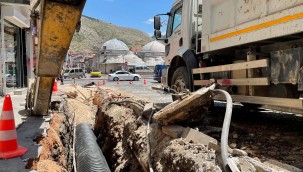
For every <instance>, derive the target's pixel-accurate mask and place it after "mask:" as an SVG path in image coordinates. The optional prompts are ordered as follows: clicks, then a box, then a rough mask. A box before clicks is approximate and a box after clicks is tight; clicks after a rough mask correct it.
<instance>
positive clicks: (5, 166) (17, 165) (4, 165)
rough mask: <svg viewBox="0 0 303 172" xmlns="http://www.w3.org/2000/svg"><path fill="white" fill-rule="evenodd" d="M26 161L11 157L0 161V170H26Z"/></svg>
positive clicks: (6, 171)
mask: <svg viewBox="0 0 303 172" xmlns="http://www.w3.org/2000/svg"><path fill="white" fill-rule="evenodd" d="M25 165H26V162H23V161H22V160H21V159H20V158H13V159H9V160H1V161H0V172H8V171H16V172H28V171H30V170H29V169H25V168H24V167H25Z"/></svg>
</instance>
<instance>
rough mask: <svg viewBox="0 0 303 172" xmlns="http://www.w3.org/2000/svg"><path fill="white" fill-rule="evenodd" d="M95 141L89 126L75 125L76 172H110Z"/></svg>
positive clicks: (83, 124)
mask: <svg viewBox="0 0 303 172" xmlns="http://www.w3.org/2000/svg"><path fill="white" fill-rule="evenodd" d="M96 139H97V138H96V136H95V135H94V133H93V131H92V129H91V126H90V125H89V124H86V123H81V124H78V125H77V127H76V138H75V151H76V169H77V171H78V172H99V171H102V172H110V169H109V167H108V164H107V162H106V159H105V157H104V155H103V153H102V151H101V149H100V147H99V146H98V144H97V142H96Z"/></svg>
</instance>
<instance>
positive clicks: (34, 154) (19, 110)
mask: <svg viewBox="0 0 303 172" xmlns="http://www.w3.org/2000/svg"><path fill="white" fill-rule="evenodd" d="M9 94H10V95H11V98H12V103H13V110H14V116H15V126H16V129H17V135H18V144H19V145H20V146H23V147H26V148H27V149H28V151H27V153H26V154H24V155H23V156H21V157H17V158H13V159H8V160H3V159H1V160H0V172H2V171H3V172H4V171H30V170H29V169H25V166H26V164H27V161H28V159H30V158H38V155H39V151H40V149H41V148H40V147H39V145H37V144H36V143H35V142H34V139H35V138H36V136H38V135H41V134H42V133H43V131H44V130H45V129H47V128H48V127H49V124H48V122H45V119H44V118H43V117H30V116H28V113H29V112H28V111H27V110H25V98H26V92H25V93H23V94H22V95H14V92H11V93H9ZM3 101H4V98H3V97H1V98H0V108H1V112H2V106H3Z"/></svg>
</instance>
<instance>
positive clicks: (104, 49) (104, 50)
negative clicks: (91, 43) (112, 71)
mask: <svg viewBox="0 0 303 172" xmlns="http://www.w3.org/2000/svg"><path fill="white" fill-rule="evenodd" d="M103 54H104V65H105V72H104V73H107V72H106V60H107V58H106V46H103Z"/></svg>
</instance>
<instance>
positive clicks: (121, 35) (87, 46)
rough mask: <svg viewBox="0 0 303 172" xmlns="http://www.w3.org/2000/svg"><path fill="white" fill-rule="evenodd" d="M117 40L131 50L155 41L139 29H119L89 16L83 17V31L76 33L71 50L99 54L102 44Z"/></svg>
mask: <svg viewBox="0 0 303 172" xmlns="http://www.w3.org/2000/svg"><path fill="white" fill-rule="evenodd" d="M113 38H117V39H119V40H121V41H123V42H124V43H125V44H126V45H127V46H128V47H129V48H141V47H142V46H144V45H145V44H147V43H148V42H150V41H152V40H153V39H152V38H151V37H150V36H149V35H148V34H146V33H145V32H142V31H139V30H137V29H132V28H126V27H119V26H116V25H113V24H111V23H107V22H104V21H101V20H98V19H94V18H91V17H88V16H82V17H81V29H80V31H79V32H75V34H74V37H73V39H72V42H71V45H70V48H71V50H72V51H74V52H75V51H78V52H91V53H97V52H98V51H99V49H100V48H101V46H102V44H103V43H104V42H106V41H108V40H110V39H113Z"/></svg>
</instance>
